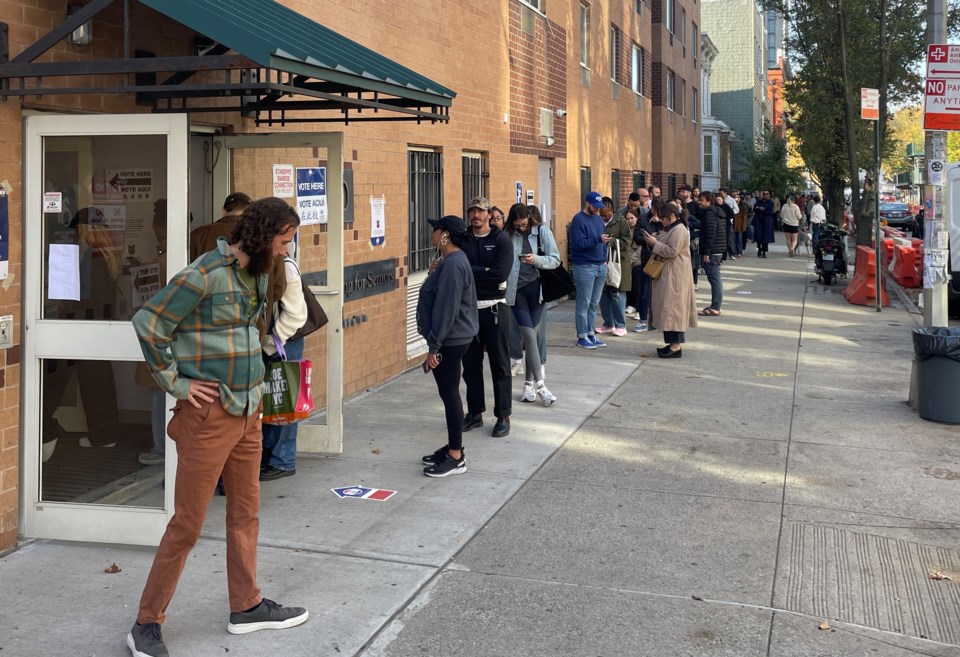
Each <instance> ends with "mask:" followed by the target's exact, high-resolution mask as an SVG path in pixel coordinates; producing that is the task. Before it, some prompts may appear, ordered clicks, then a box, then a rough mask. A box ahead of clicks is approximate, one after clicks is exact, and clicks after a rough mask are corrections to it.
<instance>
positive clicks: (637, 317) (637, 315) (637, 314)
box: [633, 310, 640, 322]
mask: <svg viewBox="0 0 960 657" xmlns="http://www.w3.org/2000/svg"><path fill="white" fill-rule="evenodd" d="M633 318H634V319H635V320H637V321H638V322H639V321H640V311H639V310H638V311H637V313H636V314H635V315H634V316H633Z"/></svg>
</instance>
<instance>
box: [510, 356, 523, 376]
mask: <svg viewBox="0 0 960 657" xmlns="http://www.w3.org/2000/svg"><path fill="white" fill-rule="evenodd" d="M521 374H523V359H522V358H517V359H515V360H514V361H513V365H511V366H510V376H520V375H521Z"/></svg>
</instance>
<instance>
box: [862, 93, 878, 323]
mask: <svg viewBox="0 0 960 657" xmlns="http://www.w3.org/2000/svg"><path fill="white" fill-rule="evenodd" d="M860 118H861V119H864V120H866V121H873V159H874V175H875V176H876V179H875V180H874V181H873V249H874V251H873V258H874V265H875V266H874V275H875V279H874V284H875V285H876V290H877V294H876V296H877V312H880V309H881V307H882V306H883V303H882V299H883V294H882V293H881V288H880V286H881V285H882V281H881V278H880V179H881V176H880V91H879V90H878V89H868V88H863V89H860Z"/></svg>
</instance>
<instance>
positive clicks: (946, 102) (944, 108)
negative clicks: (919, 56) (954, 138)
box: [923, 43, 960, 130]
mask: <svg viewBox="0 0 960 657" xmlns="http://www.w3.org/2000/svg"><path fill="white" fill-rule="evenodd" d="M923 128H924V130H960V45H950V44H946V43H939V44H934V45H929V46H927V81H926V84H925V86H924V111H923Z"/></svg>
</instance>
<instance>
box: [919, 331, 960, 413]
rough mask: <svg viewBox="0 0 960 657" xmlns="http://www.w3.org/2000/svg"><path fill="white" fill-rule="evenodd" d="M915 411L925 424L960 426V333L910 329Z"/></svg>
mask: <svg viewBox="0 0 960 657" xmlns="http://www.w3.org/2000/svg"><path fill="white" fill-rule="evenodd" d="M913 354H914V357H915V359H916V362H917V410H918V411H919V412H920V417H922V418H923V419H924V420H931V421H933V422H944V423H946V424H960V329H957V328H947V327H943V326H924V327H923V328H916V329H913Z"/></svg>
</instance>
